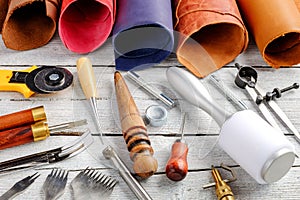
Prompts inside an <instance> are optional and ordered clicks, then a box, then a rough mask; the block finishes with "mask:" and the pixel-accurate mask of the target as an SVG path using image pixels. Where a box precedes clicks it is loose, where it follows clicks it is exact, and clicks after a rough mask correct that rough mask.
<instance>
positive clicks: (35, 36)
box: [2, 0, 60, 50]
mask: <svg viewBox="0 0 300 200" xmlns="http://www.w3.org/2000/svg"><path fill="white" fill-rule="evenodd" d="M59 6H60V0H45V1H40V0H10V3H9V5H8V12H7V16H6V18H5V21H4V24H3V29H2V38H3V41H4V44H5V45H6V47H7V48H10V49H14V50H29V49H34V48H38V47H41V46H43V45H45V44H47V43H48V42H49V41H50V39H51V38H52V37H53V35H54V33H55V30H56V21H57V17H58V11H59Z"/></svg>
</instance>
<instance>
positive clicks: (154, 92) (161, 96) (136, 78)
mask: <svg viewBox="0 0 300 200" xmlns="http://www.w3.org/2000/svg"><path fill="white" fill-rule="evenodd" d="M127 76H128V77H129V78H130V80H132V81H134V82H135V83H136V84H137V85H139V86H141V87H142V88H143V89H145V90H146V91H147V92H149V93H150V94H151V95H153V96H154V97H156V98H158V99H159V100H160V101H162V102H163V103H164V104H165V105H167V106H168V107H169V108H173V107H175V106H176V103H175V101H173V100H172V99H171V98H170V97H168V96H167V95H166V94H164V93H163V92H162V91H160V90H159V89H158V88H156V87H154V86H153V85H150V84H149V83H147V82H146V81H145V80H144V79H142V77H140V76H139V75H138V74H137V73H135V72H133V71H128V72H127Z"/></svg>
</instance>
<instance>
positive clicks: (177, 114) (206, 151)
mask: <svg viewBox="0 0 300 200" xmlns="http://www.w3.org/2000/svg"><path fill="white" fill-rule="evenodd" d="M81 56H82V55H78V54H74V53H72V52H70V51H68V50H67V49H66V48H65V47H64V46H63V45H62V43H61V41H60V40H59V38H58V36H57V35H56V36H55V38H54V39H53V40H52V41H51V42H50V43H49V44H48V45H46V46H44V47H42V48H38V49H35V50H31V51H24V52H17V51H12V50H9V49H6V48H5V46H4V45H3V43H2V41H1V42H0V66H1V69H12V70H22V69H25V68H27V67H29V66H31V65H56V66H60V67H67V69H69V70H70V71H71V72H72V73H73V75H74V84H73V85H72V86H71V87H70V88H68V89H66V90H64V91H61V92H58V93H55V94H47V95H42V94H35V95H34V96H32V97H31V98H28V99H25V98H23V96H22V95H21V94H20V93H17V92H1V93H0V114H1V115H3V114H7V113H11V112H16V111H18V110H23V109H27V108H31V107H34V106H39V105H44V107H45V110H46V114H47V118H48V122H49V124H50V125H54V124H59V123H64V122H69V121H72V120H79V119H87V120H88V125H87V126H84V127H78V128H76V129H72V130H66V131H65V132H75V131H80V132H83V131H84V130H85V129H86V128H89V129H90V130H91V132H92V134H93V138H94V143H93V144H92V145H91V146H90V147H89V149H87V150H86V151H84V152H82V153H81V154H79V155H77V156H75V157H73V158H70V159H68V160H65V161H62V162H58V163H55V164H51V165H45V166H42V167H39V168H37V169H30V170H24V171H19V172H15V173H12V174H7V175H1V176H0V194H3V193H4V192H5V191H7V190H8V189H9V188H10V187H11V186H12V185H13V184H14V183H15V182H17V181H19V180H20V179H22V178H24V177H26V176H28V175H31V174H33V173H34V172H36V171H37V172H39V173H40V174H41V175H40V177H39V178H38V179H37V180H36V181H35V182H34V183H33V184H32V185H31V186H30V187H29V188H28V189H27V190H26V191H25V192H24V193H22V194H21V195H19V196H17V197H16V198H15V199H43V193H42V185H43V182H44V180H45V178H46V176H47V175H48V174H49V173H50V171H51V170H52V169H53V168H56V167H59V168H63V169H66V170H69V179H68V184H67V187H66V190H65V193H64V194H63V196H62V197H61V198H60V199H72V194H71V189H70V182H71V180H72V179H73V178H74V177H75V176H76V175H77V174H78V173H79V171H80V170H83V169H85V168H86V167H88V166H89V167H91V168H96V169H98V170H100V171H103V172H104V173H106V174H108V175H111V176H113V177H115V178H117V179H118V180H119V184H118V185H117V186H116V187H115V189H114V191H113V193H112V194H111V195H110V199H135V196H134V194H133V193H132V192H131V190H130V189H129V188H128V186H127V185H126V184H125V182H124V181H123V180H122V178H121V177H120V176H119V175H118V173H117V172H116V170H115V169H112V168H113V165H112V163H111V162H110V161H109V160H106V159H104V158H103V156H102V153H101V152H102V149H103V148H104V147H105V146H103V145H101V143H100V140H99V132H97V129H96V127H95V123H94V121H93V117H92V116H93V115H92V110H91V108H90V106H89V103H88V102H87V101H86V100H85V97H84V95H83V93H82V91H81V88H80V85H79V80H78V76H77V72H76V66H75V64H76V60H77V59H78V58H80V57H81ZM85 56H87V57H89V58H90V59H91V61H92V62H93V65H94V70H95V73H96V79H97V89H98V93H99V98H98V99H97V105H98V111H99V113H100V123H101V127H102V132H103V134H104V135H105V143H106V144H105V145H108V144H109V145H112V146H114V147H115V148H116V149H117V151H118V152H119V154H120V155H121V158H122V159H123V160H124V161H125V163H126V164H127V166H129V167H131V166H132V162H131V161H130V159H129V153H128V152H127V150H126V146H125V142H124V140H123V137H122V134H121V131H120V128H119V127H120V126H119V122H118V120H117V117H116V104H115V103H116V102H115V94H114V86H113V73H114V71H115V68H114V66H113V65H114V57H113V50H112V46H111V42H110V41H108V42H107V43H106V44H105V45H104V46H102V47H101V48H99V49H98V50H97V51H95V52H93V53H90V54H88V55H85ZM235 62H239V63H241V64H249V65H253V66H255V67H256V69H257V71H258V73H259V80H258V82H259V84H260V85H261V87H263V88H264V89H265V90H268V91H270V90H273V88H274V87H279V88H283V87H286V86H288V85H291V84H292V83H294V82H299V80H300V68H299V66H298V67H297V66H294V67H293V68H282V69H279V70H275V69H272V68H270V67H268V66H267V65H266V64H265V62H264V61H263V60H262V58H261V56H260V54H259V52H258V50H257V48H256V46H255V45H254V44H253V43H251V44H250V45H249V47H248V50H247V52H245V53H243V54H242V55H240V56H239V57H238V58H237V59H236V60H235ZM172 65H180V64H179V63H178V62H177V60H176V57H175V55H174V54H173V55H171V56H170V57H169V58H168V59H167V60H166V61H164V62H163V63H161V64H159V65H157V66H155V67H153V68H149V69H146V70H143V71H139V72H138V73H139V74H140V75H141V76H142V77H143V78H144V79H145V80H146V81H148V82H149V83H152V84H154V85H156V86H157V87H159V88H160V89H162V90H163V91H165V92H166V93H167V94H169V95H170V96H171V97H173V98H174V99H176V101H178V102H179V106H177V107H176V108H173V109H171V110H169V116H168V122H167V123H166V124H165V125H164V126H163V127H160V128H153V127H148V133H149V135H150V140H151V142H152V146H153V148H154V151H155V154H154V155H155V157H156V158H157V160H158V164H159V166H158V171H157V173H155V174H154V175H153V176H152V177H150V178H149V179H147V180H140V183H141V184H142V186H143V187H144V188H145V189H146V191H147V192H148V193H149V195H150V196H151V197H152V198H153V199H216V195H215V191H214V188H210V189H206V190H204V189H202V186H203V185H204V184H207V183H209V182H212V181H213V179H212V176H211V173H210V171H211V166H212V165H215V166H219V165H220V163H224V164H226V165H228V166H230V167H232V168H233V169H234V170H235V171H236V173H237V178H238V180H237V181H235V182H233V183H230V184H229V185H230V186H231V188H232V190H233V192H234V194H235V197H236V199H243V200H244V199H293V200H295V199H299V198H300V197H299V195H300V160H299V158H297V159H296V161H295V163H294V166H293V167H292V169H291V170H290V171H289V172H288V174H287V175H286V176H285V177H284V178H282V179H281V180H280V181H278V182H276V183H274V184H270V185H259V184H257V183H256V182H255V181H254V180H253V179H252V178H251V177H250V176H249V175H248V174H247V173H246V172H245V171H244V170H243V169H241V168H240V167H239V165H238V164H236V163H235V162H234V161H233V160H232V159H231V158H230V157H229V156H228V155H227V154H226V153H225V152H224V151H223V150H222V149H221V148H220V147H218V145H216V142H217V138H218V131H219V128H218V126H217V125H216V123H215V122H214V121H213V120H212V119H211V118H210V117H209V116H208V115H207V114H206V113H204V112H203V111H201V110H200V109H198V108H195V107H193V106H191V105H189V104H187V103H186V102H184V101H183V100H182V99H181V98H179V97H178V95H176V93H175V92H174V91H173V90H171V88H170V85H169V84H168V82H167V79H166V76H165V70H166V69H167V67H169V66H172ZM236 72H237V70H236V68H235V67H234V63H230V64H228V65H227V66H225V67H223V68H222V69H221V70H219V71H217V72H216V73H215V75H217V76H218V77H219V79H221V80H222V83H223V84H225V85H226V86H228V87H229V88H230V89H231V90H232V91H233V92H234V93H235V94H236V95H238V96H239V97H240V98H241V99H242V100H244V101H245V102H246V104H247V105H248V106H249V107H250V109H253V110H255V111H256V112H258V111H257V110H256V108H255V106H254V104H253V102H252V101H251V100H250V97H249V96H248V95H247V94H246V91H243V90H242V89H239V88H237V87H236V86H235V85H234V82H233V81H234V77H235V74H236ZM123 74H124V73H123ZM126 81H127V84H128V86H129V89H130V90H131V92H132V94H133V96H134V99H135V101H136V104H137V106H138V107H139V110H140V112H141V113H143V112H144V111H145V109H146V108H147V107H148V106H150V105H153V104H161V103H160V102H159V101H158V100H157V99H155V98H153V97H151V96H149V95H148V94H147V93H146V92H145V91H143V90H141V89H140V88H138V87H137V86H136V85H134V84H133V83H132V82H130V81H129V80H128V79H126ZM203 81H204V83H205V85H206V86H207V87H208V88H209V90H210V93H211V94H212V95H213V96H214V98H215V99H216V100H217V101H218V102H219V103H220V104H221V106H223V107H224V109H226V110H228V111H230V112H234V111H236V110H237V109H236V107H234V106H233V105H232V104H231V103H230V102H229V101H227V100H226V98H225V97H224V95H223V94H222V93H220V92H218V90H216V89H215V87H214V86H212V84H211V83H210V82H209V80H206V79H204V80H203ZM276 102H277V103H278V104H279V106H280V107H281V108H282V110H283V111H284V112H285V113H286V114H287V116H288V117H289V118H290V120H291V121H292V122H293V124H294V125H295V126H296V128H297V129H300V122H299V117H300V114H299V113H300V92H299V91H297V90H294V91H290V92H287V93H286V94H284V95H283V96H282V98H280V99H279V100H276ZM161 105H162V104H161ZM182 112H187V113H188V115H187V119H188V120H187V122H186V125H185V129H184V132H185V134H186V136H185V139H186V141H187V143H188V144H189V153H188V163H189V173H188V175H187V177H186V178H185V179H184V180H183V181H181V182H172V181H170V180H169V179H168V178H167V177H166V175H165V164H166V162H167V160H168V158H169V154H170V150H171V146H172V144H173V142H174V141H175V140H176V139H177V138H178V137H179V135H178V134H176V133H178V131H179V128H180V123H181V120H180V118H181V113H182ZM282 129H283V132H284V133H285V134H286V136H287V137H288V139H289V140H290V141H291V142H292V143H293V144H294V145H295V146H296V151H297V154H298V155H300V146H299V143H297V142H296V140H295V139H294V137H293V135H291V134H289V133H288V131H287V130H286V129H284V127H282ZM76 138H77V136H51V137H49V138H48V139H46V140H44V141H40V142H36V143H31V144H26V145H23V146H18V147H14V148H10V149H5V150H2V151H1V152H0V161H5V160H8V159H12V158H16V157H20V156H24V155H27V154H31V153H36V152H39V151H43V150H48V149H52V148H55V147H59V146H62V145H64V144H67V143H69V142H70V141H72V140H75V139H76ZM220 171H221V174H222V176H223V177H224V178H228V177H230V174H229V173H228V172H226V171H224V170H220Z"/></svg>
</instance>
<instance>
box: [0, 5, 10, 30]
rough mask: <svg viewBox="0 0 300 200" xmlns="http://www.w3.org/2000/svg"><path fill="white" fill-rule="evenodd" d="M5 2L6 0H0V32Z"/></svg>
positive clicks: (3, 18) (5, 11) (5, 7)
mask: <svg viewBox="0 0 300 200" xmlns="http://www.w3.org/2000/svg"><path fill="white" fill-rule="evenodd" d="M7 2H8V0H0V33H1V30H2V25H3V22H4V20H5V17H6V13H7Z"/></svg>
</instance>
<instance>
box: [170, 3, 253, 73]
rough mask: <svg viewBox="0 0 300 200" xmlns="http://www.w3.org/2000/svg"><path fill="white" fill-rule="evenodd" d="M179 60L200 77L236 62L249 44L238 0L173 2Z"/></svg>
mask: <svg viewBox="0 0 300 200" xmlns="http://www.w3.org/2000/svg"><path fill="white" fill-rule="evenodd" d="M173 3H174V7H173V8H174V13H175V20H176V23H175V26H174V28H175V30H176V31H178V34H179V42H178V46H177V51H176V54H177V59H178V61H179V62H180V63H181V64H183V65H184V66H185V67H186V68H187V69H189V70H190V71H191V72H192V73H193V74H194V75H195V76H197V77H205V76H207V75H208V74H210V73H212V72H214V71H216V70H217V69H219V68H221V67H222V66H224V65H225V64H227V63H229V62H231V61H232V60H234V59H235V58H236V57H237V56H238V55H239V54H240V53H241V52H243V51H244V50H245V49H246V48H247V45H248V32H247V30H246V27H245V25H244V23H243V21H242V18H241V15H240V13H239V10H238V7H237V5H236V2H235V0H228V1H224V0H173Z"/></svg>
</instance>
